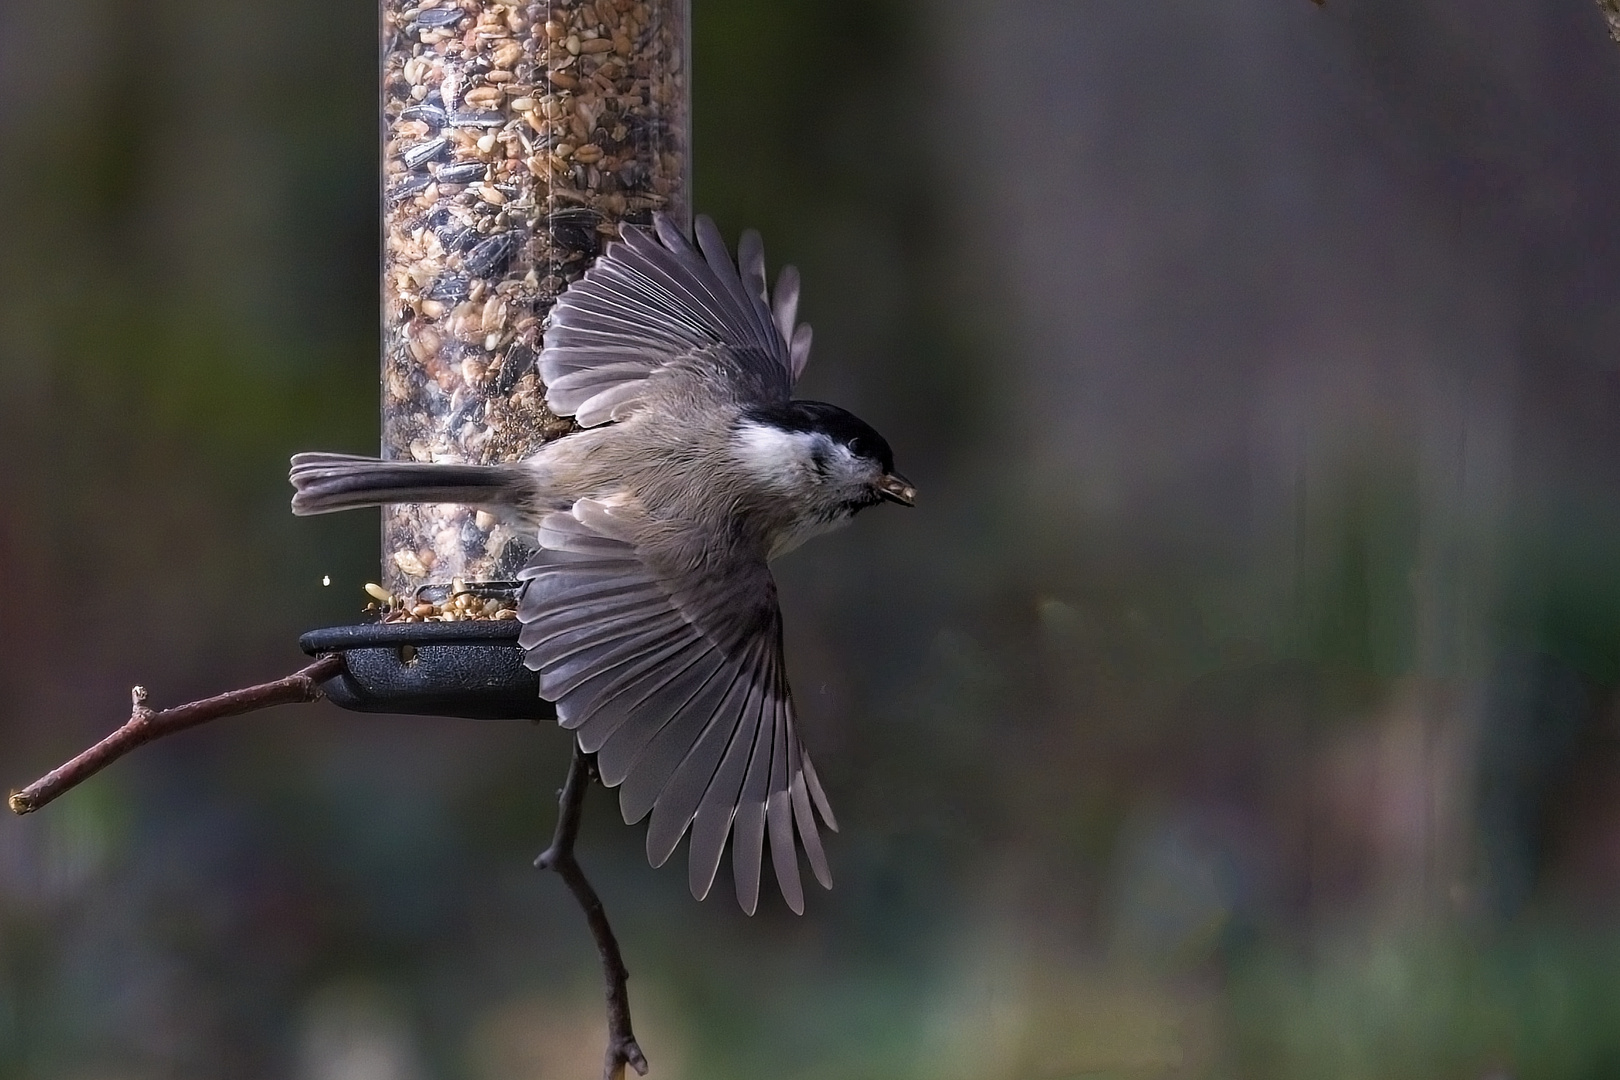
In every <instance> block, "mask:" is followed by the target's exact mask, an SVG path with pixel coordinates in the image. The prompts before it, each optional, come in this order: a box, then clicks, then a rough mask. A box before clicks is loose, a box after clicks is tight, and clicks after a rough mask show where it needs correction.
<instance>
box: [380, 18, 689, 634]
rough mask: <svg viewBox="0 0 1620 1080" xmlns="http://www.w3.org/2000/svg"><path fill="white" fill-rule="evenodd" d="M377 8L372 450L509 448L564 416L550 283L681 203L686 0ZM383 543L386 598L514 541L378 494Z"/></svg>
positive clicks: (550, 429) (543, 435)
mask: <svg viewBox="0 0 1620 1080" xmlns="http://www.w3.org/2000/svg"><path fill="white" fill-rule="evenodd" d="M382 16H383V43H382V44H383V141H384V145H383V155H384V156H383V263H384V265H383V370H382V376H383V456H385V457H388V458H392V459H396V460H415V461H439V462H471V463H476V464H488V463H493V462H502V461H514V460H519V459H521V458H524V457H526V456H528V455H529V454H532V453H533V452H534V451H535V450H536V449H538V448H539V446H540V445H541V444H542V443H543V442H545V441H546V440H548V439H553V438H556V437H558V436H560V435H564V434H567V433H568V432H569V431H571V430H573V426H572V421H570V420H568V419H566V418H562V417H558V416H555V415H553V414H552V413H551V412H550V411H549V410H548V409H547V408H546V405H545V397H544V395H545V388H544V387H543V386H542V385H541V384H540V382H539V377H538V374H537V372H536V371H535V357H536V355H537V354H538V352H539V348H540V336H541V332H542V329H543V322H544V319H545V316H546V313H547V312H548V311H549V310H550V307H551V304H552V303H553V301H555V299H556V297H557V294H558V293H559V292H561V291H562V290H563V289H564V288H565V287H566V286H567V285H568V284H569V283H570V282H572V281H574V280H575V279H576V278H578V277H579V276H580V275H581V274H583V273H584V272H585V269H586V268H587V267H588V266H589V265H590V263H591V260H592V259H593V258H595V256H596V255H597V253H598V252H599V251H600V250H601V246H602V244H603V243H604V242H605V241H607V240H609V239H612V238H613V237H615V236H617V235H618V231H619V226H620V224H621V223H624V222H631V223H645V222H648V221H650V220H651V217H652V214H653V213H654V212H655V211H668V212H671V213H674V214H675V215H676V216H677V218H679V219H682V220H684V219H686V218H688V217H689V214H690V210H689V208H688V206H687V204H686V195H687V191H688V188H689V184H688V182H687V180H688V155H687V132H688V130H689V126H688V100H689V98H688V92H687V79H686V74H687V73H686V40H687V32H686V27H687V9H686V0H579V2H574V0H554V2H552V3H549V4H547V3H541V4H497V3H486V2H482V0H461V2H460V3H453V2H450V0H427V2H425V3H415V2H411V0H383V5H382ZM383 551H384V557H383V576H384V584H385V585H386V586H387V588H386V589H384V590H383V591H384V592H387V593H388V594H389V595H390V596H398V595H405V594H407V593H410V592H411V591H412V590H413V589H415V588H416V587H417V586H418V585H421V584H422V583H424V582H447V581H451V580H454V579H459V580H465V581H479V580H488V579H495V578H510V577H512V576H513V575H514V574H515V572H516V570H517V569H518V567H520V566H521V565H522V563H523V561H524V560H525V559H526V558H527V557H528V552H529V547H528V545H527V544H526V542H525V541H524V539H523V538H522V537H521V536H518V535H514V533H513V532H512V530H511V529H510V528H509V527H507V526H506V525H504V524H502V523H501V522H499V521H497V520H496V519H495V518H493V517H491V516H490V515H488V514H485V513H481V512H476V511H473V510H471V509H469V508H466V507H460V506H453V505H431V504H428V505H404V506H391V507H387V508H385V511H384V515H383ZM416 606H419V605H416V604H413V605H412V607H413V609H414V607H416ZM399 610H403V608H399V609H391V614H397V613H398V611H399ZM454 610H459V609H452V611H454ZM446 613H447V612H446V611H443V610H440V611H438V612H437V615H439V616H442V615H445V614H446ZM409 617H414V616H409ZM423 617H424V618H426V617H428V616H423ZM495 617H498V616H495ZM395 621H397V620H395Z"/></svg>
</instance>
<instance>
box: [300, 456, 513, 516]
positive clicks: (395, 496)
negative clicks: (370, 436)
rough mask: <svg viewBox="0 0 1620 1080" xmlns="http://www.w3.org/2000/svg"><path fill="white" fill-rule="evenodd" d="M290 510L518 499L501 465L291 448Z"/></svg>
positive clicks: (321, 511)
mask: <svg viewBox="0 0 1620 1080" xmlns="http://www.w3.org/2000/svg"><path fill="white" fill-rule="evenodd" d="M288 478H289V479H290V480H292V485H293V488H294V489H295V491H294V494H293V500H292V509H293V513H295V514H300V515H304V514H328V513H331V512H332V511H334V510H348V509H351V508H352V507H356V506H378V505H381V504H383V503H463V504H467V505H473V506H493V505H497V504H503V503H512V502H515V501H517V495H518V492H519V491H520V490H521V488H522V482H521V477H520V476H519V474H518V473H517V470H515V469H513V468H511V467H510V466H502V465H432V464H424V463H420V462H414V461H381V460H379V459H377V458H368V457H357V456H354V455H351V454H295V455H294V456H293V459H292V472H291V473H290V474H289V477H288Z"/></svg>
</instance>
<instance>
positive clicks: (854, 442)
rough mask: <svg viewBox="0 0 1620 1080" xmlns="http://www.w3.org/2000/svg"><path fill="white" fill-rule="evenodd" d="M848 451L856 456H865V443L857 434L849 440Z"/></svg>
mask: <svg viewBox="0 0 1620 1080" xmlns="http://www.w3.org/2000/svg"><path fill="white" fill-rule="evenodd" d="M849 452H850V453H852V454H854V455H855V456H856V457H865V456H866V443H865V442H863V441H862V440H861V437H860V436H859V435H857V436H855V438H853V439H851V440H849Z"/></svg>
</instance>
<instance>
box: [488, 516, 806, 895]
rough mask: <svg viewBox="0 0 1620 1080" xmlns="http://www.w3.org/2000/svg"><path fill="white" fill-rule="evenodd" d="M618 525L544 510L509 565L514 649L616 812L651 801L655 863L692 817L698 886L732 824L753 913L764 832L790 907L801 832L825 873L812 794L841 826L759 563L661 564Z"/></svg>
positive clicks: (634, 817)
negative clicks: (804, 733) (807, 739)
mask: <svg viewBox="0 0 1620 1080" xmlns="http://www.w3.org/2000/svg"><path fill="white" fill-rule="evenodd" d="M630 535H631V534H630V530H629V528H628V522H627V520H626V519H624V518H621V517H619V516H617V515H616V513H615V511H614V510H613V509H612V508H610V507H609V506H607V505H605V504H603V503H601V502H597V501H594V500H590V499H581V500H579V501H578V502H576V503H575V504H574V507H573V509H572V510H571V511H570V512H567V513H553V514H550V515H548V516H547V517H546V518H544V519H543V520H542V522H541V525H540V545H541V550H540V551H539V552H538V553H536V555H535V556H534V558H533V559H532V560H531V561H530V563H529V565H528V566H527V567H526V568H525V569H524V570H523V571H522V573H521V574H520V575H519V576H520V577H521V578H523V579H524V580H525V581H526V585H525V588H524V593H523V598H522V600H521V601H520V603H519V605H518V618H519V619H520V620H522V622H523V631H522V636H521V637H520V638H519V642H520V643H521V644H522V646H523V647H524V649H525V650H526V660H525V662H526V663H527V664H528V666H529V667H530V668H533V669H534V670H536V671H538V672H539V673H540V693H541V696H543V697H545V698H546V699H548V700H550V701H553V702H555V703H556V705H557V716H558V719H559V721H560V722H561V723H562V726H563V727H565V728H568V729H570V730H572V731H574V732H575V735H576V737H577V738H578V739H579V745H580V747H581V749H583V750H585V751H587V752H589V753H594V754H596V761H597V767H598V769H599V771H600V772H601V776H602V782H603V783H605V784H607V785H608V786H609V787H618V789H619V807H620V809H621V811H622V812H623V814H624V820H625V822H626V823H631V824H633V823H634V822H637V821H639V820H641V818H643V817H645V816H646V815H647V814H648V812H649V811H650V812H651V814H652V820H651V822H650V823H649V824H648V828H647V858H648V860H649V861H650V862H651V863H652V864H653V865H654V866H661V865H663V863H664V861H665V860H667V859H668V858H669V856H670V854H671V853H672V852H673V851H674V850H675V847H676V845H678V844H679V843H680V840H681V837H682V836H683V835H685V834H686V832H687V831H688V830H689V829H690V831H691V834H692V843H691V853H690V862H689V867H688V880H689V884H690V885H691V889H692V895H693V896H695V897H697V898H698V899H700V900H701V899H703V898H704V897H705V896H707V895H708V892H709V889H710V887H711V886H712V885H713V884H714V878H715V874H716V872H717V871H718V870H719V866H720V859H721V855H722V853H723V851H724V849H725V845H726V839H727V837H728V836H730V837H731V838H732V872H733V877H734V878H735V880H736V887H737V901H738V903H740V904H741V905H742V907H743V909H744V910H745V911H747V912H748V913H749V914H752V913H753V912H754V909H755V905H756V904H757V903H758V899H759V878H760V868H761V866H762V864H763V860H764V844H765V838H766V836H767V835H769V837H770V850H771V862H772V864H773V865H774V867H775V870H776V880H777V883H778V884H779V885H780V886H781V889H782V895H783V897H784V898H785V899H786V900H787V902H788V906H789V907H791V908H792V909H793V910H794V911H796V912H802V911H803V910H804V892H803V889H802V887H801V885H800V880H799V863H798V854H797V850H798V846H799V845H802V846H803V848H804V853H805V856H806V858H808V860H809V862H810V866H811V869H812V870H813V871H814V873H815V876H816V879H817V880H818V881H820V882H821V884H822V885H823V886H824V887H826V888H831V887H832V874H831V872H830V871H829V870H828V868H827V858H826V855H825V854H824V853H823V851H822V847H821V838H820V835H819V833H818V831H817V826H816V819H815V816H814V814H813V813H812V804H814V808H815V810H816V811H819V813H820V815H821V820H822V821H823V822H825V823H826V825H827V827H828V828H831V829H835V830H836V829H837V827H838V826H837V824H836V823H835V821H834V819H833V816H832V811H831V809H830V808H829V807H828V805H827V797H826V795H825V794H824V793H823V792H822V790H821V784H820V782H819V781H818V780H817V779H816V774H815V770H814V769H813V768H812V767H811V765H810V759H809V757H808V756H807V755H806V754H805V752H804V749H803V747H802V746H801V745H800V742H799V735H798V731H797V729H796V725H795V722H794V713H793V700H792V697H791V696H790V694H789V692H788V684H787V674H786V671H785V670H784V667H783V662H782V618H781V613H780V612H779V611H778V609H777V605H776V586H775V583H774V582H773V581H772V580H771V575H770V571H769V569H767V568H766V566H765V564H764V563H763V562H759V563H757V564H752V563H751V564H748V565H744V566H729V567H721V568H709V569H708V570H707V571H705V572H690V573H684V574H676V575H674V576H668V575H662V574H660V573H659V572H657V571H656V570H654V569H653V568H651V567H650V566H648V564H647V562H646V561H645V560H644V559H643V558H642V557H641V556H640V555H639V554H638V552H637V549H636V547H635V545H634V544H633V542H632V541H631V538H630ZM795 836H797V842H796V841H795Z"/></svg>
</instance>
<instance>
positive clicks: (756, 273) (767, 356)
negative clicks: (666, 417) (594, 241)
mask: <svg viewBox="0 0 1620 1080" xmlns="http://www.w3.org/2000/svg"><path fill="white" fill-rule="evenodd" d="M695 231H696V233H697V247H693V245H692V243H691V241H689V240H687V238H686V237H685V236H684V235H682V233H681V230H680V227H679V226H678V225H676V224H675V220H674V219H673V218H671V217H669V216H668V215H667V214H660V215H658V217H656V218H655V219H654V221H653V228H652V229H650V230H649V229H644V228H639V227H636V226H625V228H624V229H623V231H622V235H623V239H622V240H620V241H617V242H615V243H611V244H609V245H608V246H607V250H606V251H605V252H603V254H602V256H601V258H599V259H597V261H596V264H595V265H594V266H592V267H591V268H590V269H589V270H587V271H586V272H585V275H584V276H583V277H582V278H580V279H579V280H578V281H576V282H574V283H573V284H572V285H570V286H569V287H568V288H567V289H566V290H564V292H563V294H562V295H561V296H560V297H558V299H557V304H556V306H555V307H553V308H552V310H551V316H550V319H549V321H548V323H547V326H546V332H545V338H544V345H543V347H542V350H541V353H540V377H541V379H542V380H544V382H545V384H546V404H547V405H549V406H550V407H551V410H552V411H553V412H555V413H557V414H558V415H559V416H572V417H574V419H575V420H577V421H578V422H579V423H580V424H581V425H582V426H584V427H594V426H596V425H597V424H604V423H607V422H608V421H610V420H614V419H617V418H620V417H623V416H625V415H627V414H628V413H629V412H630V411H632V410H634V409H635V408H636V407H637V406H638V405H639V404H640V401H641V395H642V392H643V390H644V386H643V383H644V382H645V380H646V379H647V378H649V377H650V376H652V375H653V374H654V373H656V372H658V371H659V370H661V369H663V368H665V367H666V366H667V365H669V364H670V363H671V361H673V360H676V359H678V358H680V357H683V356H688V355H690V354H692V353H694V352H709V353H718V355H719V356H720V357H721V359H722V361H723V363H724V365H725V375H726V377H727V379H729V381H730V383H731V390H732V393H733V394H734V396H735V397H736V398H737V399H738V400H739V401H744V402H756V401H757V402H763V403H775V402H779V401H786V400H787V399H788V397H789V396H791V393H792V389H793V383H794V380H796V379H797V378H798V376H799V372H801V371H802V370H804V365H805V362H806V361H807V360H808V359H809V357H810V327H809V326H806V325H804V324H802V323H801V324H798V325H797V326H795V324H794V321H793V320H794V318H795V317H796V315H797V312H798V306H799V275H798V271H796V270H794V269H793V268H792V267H791V266H789V267H785V268H784V269H783V270H782V274H781V276H780V277H778V278H777V283H776V300H775V304H774V306H773V305H772V302H771V297H770V296H769V294H768V293H767V291H766V288H765V248H764V245H763V244H762V243H761V242H760V239H759V234H758V233H756V232H754V231H753V230H749V231H748V232H745V233H744V234H743V236H742V240H741V241H740V242H739V244H738V247H737V255H738V261H737V263H733V262H732V260H731V253H730V252H729V251H728V250H727V249H726V243H725V240H724V239H722V238H721V236H720V230H719V229H717V228H716V227H715V224H714V222H713V221H711V220H709V219H708V218H707V217H702V216H699V217H698V219H697V225H696V229H695ZM716 346H719V349H718V350H717V349H716Z"/></svg>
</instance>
